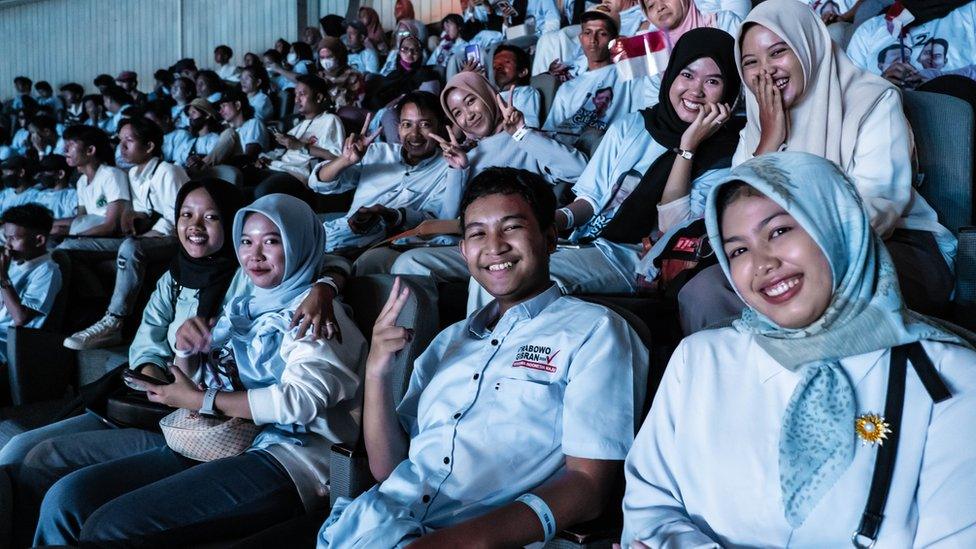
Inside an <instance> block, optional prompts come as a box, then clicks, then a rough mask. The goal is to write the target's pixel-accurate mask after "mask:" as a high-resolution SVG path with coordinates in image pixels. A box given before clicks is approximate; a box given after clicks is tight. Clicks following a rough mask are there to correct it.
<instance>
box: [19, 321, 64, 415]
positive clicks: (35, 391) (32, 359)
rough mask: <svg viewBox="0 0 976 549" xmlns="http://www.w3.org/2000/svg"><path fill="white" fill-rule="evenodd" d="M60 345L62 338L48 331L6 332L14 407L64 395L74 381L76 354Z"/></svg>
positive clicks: (30, 329) (33, 329) (21, 328)
mask: <svg viewBox="0 0 976 549" xmlns="http://www.w3.org/2000/svg"><path fill="white" fill-rule="evenodd" d="M63 342H64V335H63V334H60V333H56V332H51V331H48V330H39V329H36V328H24V327H11V328H9V329H8V330H7V366H8V369H7V376H8V379H9V381H10V397H11V401H12V403H13V404H14V406H20V405H22V404H28V403H31V402H38V401H41V400H54V399H58V398H61V397H63V396H64V395H65V393H66V392H67V390H68V387H69V386H70V385H71V384H72V381H73V376H74V371H75V354H74V351H70V350H68V349H66V348H65V347H64V345H62V343H63Z"/></svg>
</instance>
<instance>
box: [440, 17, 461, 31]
mask: <svg viewBox="0 0 976 549" xmlns="http://www.w3.org/2000/svg"><path fill="white" fill-rule="evenodd" d="M448 21H450V22H451V23H454V24H455V25H457V28H458V34H460V32H461V27H462V26H464V18H463V17H461V16H460V15H459V14H457V13H449V14H447V15H445V16H444V18H443V19H441V27H443V26H444V23H447V22H448Z"/></svg>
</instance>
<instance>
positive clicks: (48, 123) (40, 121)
mask: <svg viewBox="0 0 976 549" xmlns="http://www.w3.org/2000/svg"><path fill="white" fill-rule="evenodd" d="M30 125H31V126H36V127H37V129H39V130H50V131H52V132H57V131H58V121H57V120H55V119H54V117H53V116H51V115H49V114H39V115H37V116H35V117H34V118H32V119H31V121H30Z"/></svg>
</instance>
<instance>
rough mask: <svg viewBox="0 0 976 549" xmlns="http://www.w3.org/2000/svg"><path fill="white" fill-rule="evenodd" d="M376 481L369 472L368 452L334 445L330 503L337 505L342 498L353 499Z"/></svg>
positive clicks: (331, 460)
mask: <svg viewBox="0 0 976 549" xmlns="http://www.w3.org/2000/svg"><path fill="white" fill-rule="evenodd" d="M374 484H376V480H375V479H374V478H373V475H372V474H370V472H369V461H368V459H367V458H366V452H365V451H363V450H361V449H357V448H353V447H351V446H346V445H345V444H333V445H332V453H331V455H330V456H329V503H330V506H331V505H335V503H336V500H337V499H338V498H340V497H343V498H349V499H353V498H355V497H356V496H358V495H359V494H362V493H363V492H365V491H366V490H368V489H369V488H370V487H371V486H372V485H374Z"/></svg>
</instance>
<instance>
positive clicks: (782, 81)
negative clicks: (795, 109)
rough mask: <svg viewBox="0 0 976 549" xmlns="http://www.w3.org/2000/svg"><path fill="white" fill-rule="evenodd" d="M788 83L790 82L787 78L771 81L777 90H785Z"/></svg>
mask: <svg viewBox="0 0 976 549" xmlns="http://www.w3.org/2000/svg"><path fill="white" fill-rule="evenodd" d="M789 82H790V79H789V78H777V79H776V80H773V84H775V85H776V87H777V88H779V89H783V88H785V87H786V85H787V84H789Z"/></svg>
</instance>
